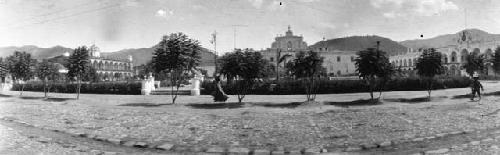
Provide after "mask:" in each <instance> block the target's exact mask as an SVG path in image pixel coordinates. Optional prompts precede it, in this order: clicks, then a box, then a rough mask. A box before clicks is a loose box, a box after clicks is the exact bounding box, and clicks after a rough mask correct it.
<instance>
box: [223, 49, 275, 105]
mask: <svg viewBox="0 0 500 155" xmlns="http://www.w3.org/2000/svg"><path fill="white" fill-rule="evenodd" d="M219 62H220V64H221V69H220V73H221V74H222V75H225V76H226V77H227V78H228V79H232V78H236V77H239V78H241V79H238V80H237V81H236V82H237V85H238V86H237V87H238V88H237V90H236V92H237V95H238V102H240V103H241V101H242V100H243V98H244V97H245V95H246V92H247V90H248V89H249V88H250V87H252V86H253V84H254V82H255V80H256V79H257V78H262V77H266V76H267V75H266V74H267V73H269V71H268V70H267V67H268V66H269V62H268V61H267V60H265V59H263V57H262V55H261V54H260V53H259V52H254V51H250V50H245V51H242V50H241V49H237V50H236V51H235V52H232V53H226V54H225V55H224V56H222V57H221V58H220V60H219Z"/></svg>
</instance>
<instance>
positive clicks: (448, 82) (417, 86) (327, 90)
mask: <svg viewBox="0 0 500 155" xmlns="http://www.w3.org/2000/svg"><path fill="white" fill-rule="evenodd" d="M470 82H471V80H470V79H469V78H467V77H447V78H436V79H435V80H434V84H433V89H445V88H464V87H468V86H469V84H470ZM272 85H273V86H272ZM426 86H427V83H426V81H424V80H422V79H420V78H416V77H410V78H397V79H393V80H390V81H389V82H388V83H387V85H385V87H384V91H421V90H426ZM201 87H202V88H203V89H202V91H201V94H204V95H209V94H211V93H212V92H213V91H214V90H215V85H214V84H213V83H212V82H211V81H204V82H203V83H202V85H201ZM222 87H223V89H224V91H225V92H226V93H227V94H230V95H234V94H236V92H235V85H234V84H227V83H224V84H223V86H222ZM272 87H274V88H272ZM368 91H369V87H368V85H367V84H366V83H365V82H364V81H363V80H328V79H322V80H320V81H319V88H318V91H317V93H318V94H340V93H357V92H368ZM248 94H255V95H295V94H305V90H304V87H303V86H302V84H301V81H299V80H282V81H279V83H278V84H277V85H274V84H273V82H271V81H268V82H259V83H257V84H256V85H255V86H254V87H253V88H251V89H250V90H249V91H248Z"/></svg>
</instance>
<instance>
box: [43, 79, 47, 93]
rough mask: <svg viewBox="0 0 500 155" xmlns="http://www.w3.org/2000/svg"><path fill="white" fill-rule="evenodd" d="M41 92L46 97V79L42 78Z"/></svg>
mask: <svg viewBox="0 0 500 155" xmlns="http://www.w3.org/2000/svg"><path fill="white" fill-rule="evenodd" d="M43 93H44V96H45V98H47V79H46V78H45V79H43Z"/></svg>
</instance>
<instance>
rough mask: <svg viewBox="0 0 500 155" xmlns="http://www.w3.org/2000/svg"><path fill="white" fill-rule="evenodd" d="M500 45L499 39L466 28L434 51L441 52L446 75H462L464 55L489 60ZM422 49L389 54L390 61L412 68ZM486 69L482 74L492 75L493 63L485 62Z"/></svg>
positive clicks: (405, 68) (398, 65) (403, 67)
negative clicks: (484, 36) (477, 56)
mask: <svg viewBox="0 0 500 155" xmlns="http://www.w3.org/2000/svg"><path fill="white" fill-rule="evenodd" d="M499 45H500V39H499V38H495V37H488V38H481V37H479V36H477V35H473V34H471V32H469V31H468V30H464V31H462V32H460V33H458V35H457V36H456V43H455V44H451V45H447V46H443V47H436V48H435V49H436V51H438V52H440V53H441V54H442V62H443V64H444V67H445V71H446V74H448V75H462V76H465V75H466V72H465V69H464V68H463V65H464V64H465V63H466V62H467V60H466V56H467V55H468V54H471V53H476V54H479V55H483V56H484V58H485V59H486V60H485V62H489V61H488V60H491V59H492V57H493V50H494V49H495V48H496V47H497V46H499ZM422 51H423V50H422V49H418V50H413V49H410V50H408V51H407V52H403V53H398V54H396V55H393V56H391V58H390V61H391V63H392V64H394V65H395V66H396V67H401V68H402V69H404V70H414V69H415V66H416V61H417V59H418V57H419V56H420V55H421V54H422ZM485 67H486V71H485V72H483V73H482V74H485V75H494V71H493V64H491V63H486V66H485Z"/></svg>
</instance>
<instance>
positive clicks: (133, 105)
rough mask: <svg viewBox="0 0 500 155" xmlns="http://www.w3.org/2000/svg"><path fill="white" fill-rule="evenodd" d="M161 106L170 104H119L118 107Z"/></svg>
mask: <svg viewBox="0 0 500 155" xmlns="http://www.w3.org/2000/svg"><path fill="white" fill-rule="evenodd" d="M163 105H171V104H156V103H125V104H120V105H118V106H130V107H159V106H163Z"/></svg>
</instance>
